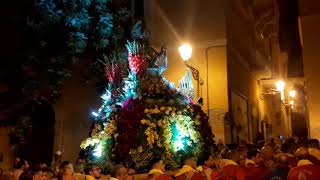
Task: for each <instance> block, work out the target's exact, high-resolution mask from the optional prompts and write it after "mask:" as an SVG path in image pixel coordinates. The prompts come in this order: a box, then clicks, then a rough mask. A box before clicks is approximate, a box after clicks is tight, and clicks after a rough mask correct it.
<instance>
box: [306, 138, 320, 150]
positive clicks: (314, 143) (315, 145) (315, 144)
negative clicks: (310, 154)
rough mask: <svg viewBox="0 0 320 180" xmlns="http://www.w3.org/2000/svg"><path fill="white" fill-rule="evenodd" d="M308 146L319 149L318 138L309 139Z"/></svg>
mask: <svg viewBox="0 0 320 180" xmlns="http://www.w3.org/2000/svg"><path fill="white" fill-rule="evenodd" d="M308 147H309V148H315V149H320V145H319V140H318V139H310V140H309V142H308Z"/></svg>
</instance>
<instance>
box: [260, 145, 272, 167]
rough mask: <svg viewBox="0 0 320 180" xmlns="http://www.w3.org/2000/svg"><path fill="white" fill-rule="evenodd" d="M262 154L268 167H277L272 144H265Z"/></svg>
mask: <svg viewBox="0 0 320 180" xmlns="http://www.w3.org/2000/svg"><path fill="white" fill-rule="evenodd" d="M260 154H261V156H262V158H263V160H264V163H265V166H266V167H267V168H269V169H272V168H274V167H275V161H274V156H275V152H274V149H273V148H272V147H271V146H264V147H263V148H262V149H261V152H260Z"/></svg>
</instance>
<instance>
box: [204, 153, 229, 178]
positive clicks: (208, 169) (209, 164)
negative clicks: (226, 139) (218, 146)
mask: <svg viewBox="0 0 320 180" xmlns="http://www.w3.org/2000/svg"><path fill="white" fill-rule="evenodd" d="M202 169H203V171H202V173H203V174H205V175H206V178H207V180H223V178H224V176H223V173H222V171H221V170H220V169H219V168H218V165H217V164H216V161H215V158H214V157H213V156H212V155H210V156H209V157H208V159H207V160H206V161H205V162H204V165H203V166H202Z"/></svg>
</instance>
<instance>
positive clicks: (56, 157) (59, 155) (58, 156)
mask: <svg viewBox="0 0 320 180" xmlns="http://www.w3.org/2000/svg"><path fill="white" fill-rule="evenodd" d="M53 159H54V161H55V162H58V161H61V160H62V153H61V151H56V152H55V153H54V155H53Z"/></svg>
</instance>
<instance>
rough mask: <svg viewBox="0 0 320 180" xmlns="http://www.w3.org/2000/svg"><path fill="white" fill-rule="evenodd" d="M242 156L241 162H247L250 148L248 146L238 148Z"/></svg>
mask: <svg viewBox="0 0 320 180" xmlns="http://www.w3.org/2000/svg"><path fill="white" fill-rule="evenodd" d="M238 151H239V154H240V160H245V159H246V158H247V153H248V148H247V146H246V145H241V146H239V148H238Z"/></svg>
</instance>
